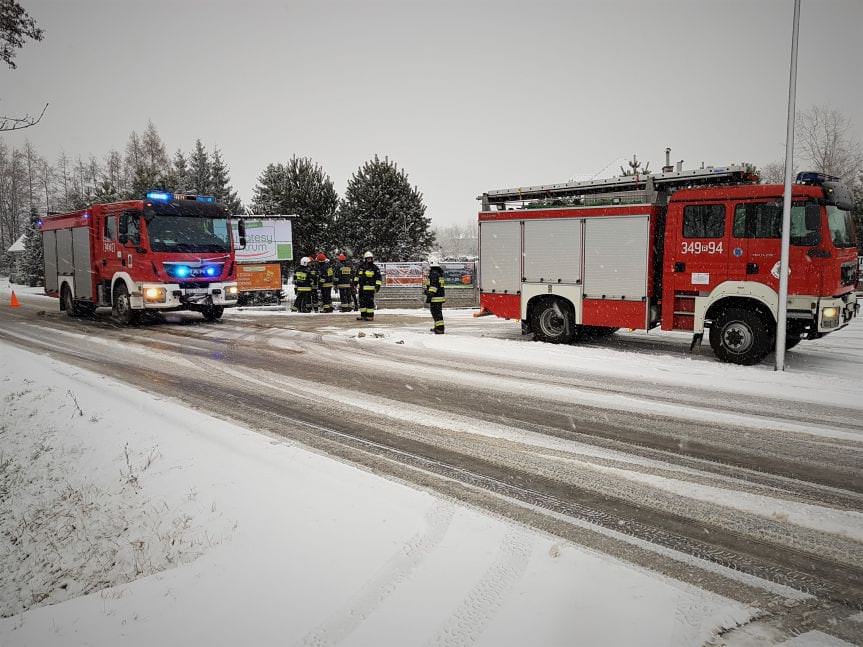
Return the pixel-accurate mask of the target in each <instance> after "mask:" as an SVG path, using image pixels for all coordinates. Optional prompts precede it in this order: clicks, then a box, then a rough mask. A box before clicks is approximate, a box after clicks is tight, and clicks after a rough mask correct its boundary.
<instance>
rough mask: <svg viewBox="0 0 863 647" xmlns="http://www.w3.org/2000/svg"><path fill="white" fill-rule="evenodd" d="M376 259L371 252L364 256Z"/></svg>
mask: <svg viewBox="0 0 863 647" xmlns="http://www.w3.org/2000/svg"><path fill="white" fill-rule="evenodd" d="M374 257H375V255H374V254H372V253H371V252H366V253H365V254H363V258H374Z"/></svg>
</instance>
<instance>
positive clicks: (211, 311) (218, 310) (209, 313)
mask: <svg viewBox="0 0 863 647" xmlns="http://www.w3.org/2000/svg"><path fill="white" fill-rule="evenodd" d="M224 312H225V306H205V307H204V308H202V309H201V314H202V315H204V319H206V320H207V321H216V320H218V319H221V318H222V315H223V314H224Z"/></svg>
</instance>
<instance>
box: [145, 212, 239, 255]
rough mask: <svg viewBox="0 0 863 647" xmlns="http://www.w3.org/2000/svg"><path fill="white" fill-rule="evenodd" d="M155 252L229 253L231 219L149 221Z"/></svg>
mask: <svg viewBox="0 0 863 647" xmlns="http://www.w3.org/2000/svg"><path fill="white" fill-rule="evenodd" d="M147 235H148V237H149V239H150V249H152V250H153V251H154V252H228V251H230V249H231V242H230V238H229V237H228V236H229V234H228V220H227V218H199V217H188V216H166V215H155V216H154V217H152V218H151V219H149V220H148V221H147Z"/></svg>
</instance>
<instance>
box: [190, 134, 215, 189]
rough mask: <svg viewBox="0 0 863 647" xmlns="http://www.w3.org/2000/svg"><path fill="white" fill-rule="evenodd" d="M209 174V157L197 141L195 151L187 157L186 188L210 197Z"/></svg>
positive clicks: (199, 141)
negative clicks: (187, 173) (187, 180)
mask: <svg viewBox="0 0 863 647" xmlns="http://www.w3.org/2000/svg"><path fill="white" fill-rule="evenodd" d="M211 173H212V172H211V170H210V156H209V155H208V154H207V149H205V148H204V145H203V144H202V143H201V140H200V139H199V140H197V141H196V142H195V150H194V152H193V153H192V155H191V156H190V157H189V175H188V179H189V182H188V184H189V186H188V187H186V188H187V189H188V190H189V191H191V192H192V193H197V194H199V195H212V185H211V183H210V178H211Z"/></svg>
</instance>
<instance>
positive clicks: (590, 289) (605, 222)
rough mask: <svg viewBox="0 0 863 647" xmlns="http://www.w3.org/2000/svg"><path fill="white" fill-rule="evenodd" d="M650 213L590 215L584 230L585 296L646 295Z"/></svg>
mask: <svg viewBox="0 0 863 647" xmlns="http://www.w3.org/2000/svg"><path fill="white" fill-rule="evenodd" d="M649 227H650V223H649V217H648V216H633V217H621V218H588V219H587V220H586V222H585V230H584V296H585V298H586V299H618V300H624V301H641V300H642V299H644V298H645V297H646V296H647V244H648V236H649Z"/></svg>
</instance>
